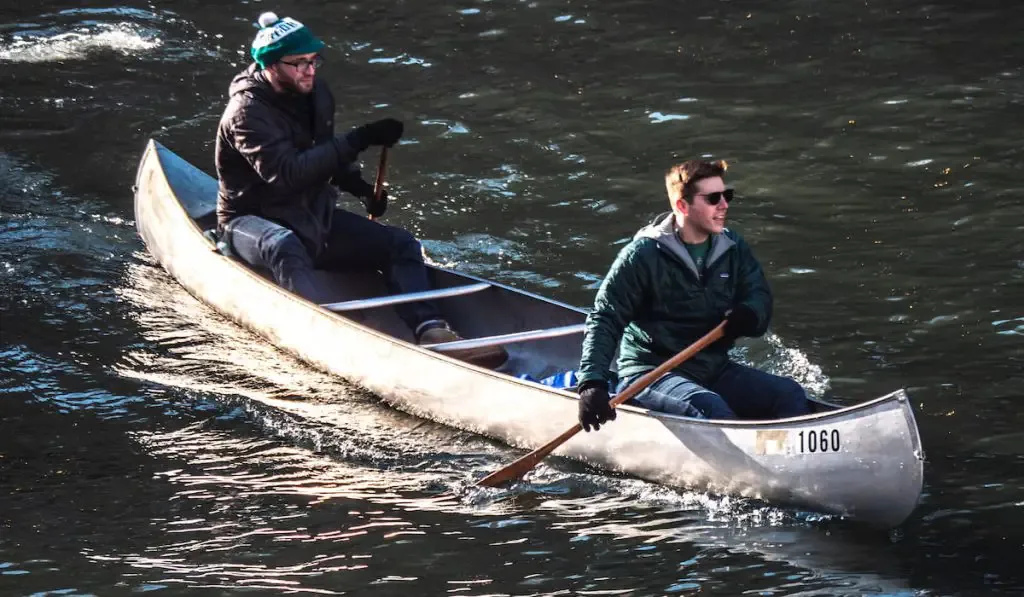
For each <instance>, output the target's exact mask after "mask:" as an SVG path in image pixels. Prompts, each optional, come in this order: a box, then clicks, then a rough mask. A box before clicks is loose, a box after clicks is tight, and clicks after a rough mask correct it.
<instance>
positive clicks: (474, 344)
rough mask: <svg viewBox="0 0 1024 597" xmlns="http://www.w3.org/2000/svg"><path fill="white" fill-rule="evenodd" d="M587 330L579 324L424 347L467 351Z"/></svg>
mask: <svg viewBox="0 0 1024 597" xmlns="http://www.w3.org/2000/svg"><path fill="white" fill-rule="evenodd" d="M585 329H586V325H585V324H582V323H577V324H574V325H563V326H560V327H554V328H545V329H542V330H530V331H527V332H515V333H512V334H498V335H496V336H484V337H482V338H469V339H466V340H456V341H454V342H443V343H441V344H423V345H422V347H423V348H429V349H430V350H436V351H438V352H447V351H451V350H466V349H470V348H483V347H485V346H499V345H503V344H515V343H517V342H528V341H530V340H545V339H547V338H557V337H559V336H570V335H572V334H582V333H583V331H584V330H585Z"/></svg>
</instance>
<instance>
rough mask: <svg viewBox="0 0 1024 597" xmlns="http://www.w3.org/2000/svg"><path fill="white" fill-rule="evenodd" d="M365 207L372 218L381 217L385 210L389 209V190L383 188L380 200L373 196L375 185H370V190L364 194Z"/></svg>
mask: <svg viewBox="0 0 1024 597" xmlns="http://www.w3.org/2000/svg"><path fill="white" fill-rule="evenodd" d="M363 207H365V208H366V213H367V214H368V215H369V216H370V217H372V218H379V217H381V216H382V215H384V212H386V211H387V210H388V192H387V190H386V189H382V190H381V192H380V201H378V200H377V198H376V197H374V196H373V187H370V192H369V193H367V194H366V195H364V196H363Z"/></svg>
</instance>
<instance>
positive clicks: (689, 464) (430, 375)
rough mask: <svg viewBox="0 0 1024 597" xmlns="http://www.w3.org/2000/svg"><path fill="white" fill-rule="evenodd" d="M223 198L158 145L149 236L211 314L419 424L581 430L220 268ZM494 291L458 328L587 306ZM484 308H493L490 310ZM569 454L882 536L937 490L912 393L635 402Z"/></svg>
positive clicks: (567, 407) (554, 356) (549, 318)
mask: <svg viewBox="0 0 1024 597" xmlns="http://www.w3.org/2000/svg"><path fill="white" fill-rule="evenodd" d="M216 192H217V187H216V181H215V180H214V179H212V178H211V177H209V176H207V175H206V174H205V173H202V172H201V171H199V170H198V169H196V168H194V167H193V166H191V165H190V164H188V163H187V162H185V161H184V160H181V159H180V158H178V157H177V156H176V155H174V154H173V153H172V152H171V151H169V150H168V149H166V148H164V147H163V146H161V145H159V144H158V143H155V142H152V141H151V142H150V143H149V145H148V146H147V148H146V151H145V154H144V155H143V158H142V160H141V162H140V165H139V171H138V175H137V181H136V198H135V210H136V224H137V226H138V229H139V233H140V235H141V236H142V238H143V240H144V241H145V243H146V246H147V247H148V249H149V251H150V252H151V253H152V254H153V255H154V257H155V258H156V259H157V260H158V261H159V263H160V264H161V265H162V266H163V267H164V268H165V269H166V270H167V271H168V272H169V273H170V274H171V275H172V276H173V277H174V278H175V279H177V280H178V282H179V283H180V284H181V285H182V286H183V287H184V288H186V289H187V290H188V291H189V292H190V293H191V294H193V295H194V296H196V297H197V298H198V299H200V300H201V301H203V302H204V303H206V304H208V305H210V306H211V307H213V308H214V309H216V310H217V311H219V312H220V313H222V314H223V315H225V316H227V317H229V318H231V319H233V320H234V321H236V322H237V323H239V324H240V325H242V326H244V327H246V328H248V329H250V330H252V331H254V332H256V333H258V334H260V335H261V336H263V337H264V338H266V339H267V340H268V341H269V342H271V343H272V344H274V345H275V346H277V347H279V348H280V349H283V350H286V351H288V352H290V353H292V354H294V355H296V356H298V357H299V358H301V359H302V360H304V361H306V362H307V363H310V364H311V365H313V366H315V367H317V368H319V369H321V370H324V371H327V372H329V373H331V374H334V375H337V376H339V377H341V378H344V379H346V380H348V381H350V382H352V383H355V384H358V385H360V386H362V387H365V388H367V389H369V390H370V391H372V392H374V393H375V394H377V395H379V396H381V397H382V398H383V399H384V400H386V401H387V402H388V403H390V404H391V405H393V406H394V407H396V408H399V409H401V410H404V411H406V412H409V413H411V414H413V415H417V416H420V417H424V418H428V419H432V420H434V421H437V422H440V423H443V424H446V425H450V426H453V427H457V428H460V429H464V430H467V431H471V432H474V433H479V434H482V435H485V436H488V437H491V438H494V439H497V440H499V441H502V442H504V443H507V444H509V445H512V446H517V447H521V448H530V449H532V448H535V447H537V446H540V445H542V444H544V443H546V442H547V441H549V440H550V439H551V438H552V437H555V436H556V435H558V434H560V433H561V432H563V431H564V430H565V428H566V427H568V426H569V425H571V424H572V423H573V422H574V421H575V417H576V409H577V402H576V397H575V394H572V393H570V392H566V391H562V390H554V389H551V388H548V387H545V386H542V385H539V384H536V383H532V382H528V381H524V380H521V379H517V378H516V377H514V376H512V375H508V374H506V373H503V372H499V371H490V370H487V369H483V368H480V367H475V366H473V365H469V364H466V363H463V362H460V361H456V360H453V359H451V358H448V357H446V356H444V355H442V354H439V353H435V352H432V351H429V350H425V349H422V348H419V347H417V346H415V345H413V344H411V343H410V342H408V340H409V339H410V338H409V335H408V332H407V331H400V330H399V329H398V327H397V324H394V323H393V322H391V323H388V322H385V321H384V320H373V319H372V318H363V319H360V316H350V315H349V314H346V316H341V315H339V314H335V313H331V312H329V311H327V310H325V309H323V308H321V307H319V306H318V305H315V304H313V303H310V302H308V301H306V300H304V299H302V298H300V297H298V296H296V295H293V294H291V293H289V292H287V291H285V290H284V289H282V288H280V287H278V286H276V285H275V284H273V283H271V282H269V281H268V280H267V279H266V278H265V277H264V276H261V275H260V274H259V273H257V272H254V271H252V270H251V269H249V268H247V267H245V266H244V265H242V264H240V263H239V262H237V261H236V260H233V259H230V258H227V257H224V256H222V255H221V254H220V253H218V252H216V251H215V250H214V248H213V245H212V244H211V243H210V242H209V241H208V240H207V239H206V238H205V237H204V236H203V234H202V229H201V228H200V225H203V226H208V225H212V219H211V210H212V205H213V202H214V201H215V199H216ZM197 222H198V224H197ZM432 274H433V276H434V279H435V282H445V283H455V282H458V281H459V280H461V281H462V283H465V282H473V281H478V279H477V278H473V277H471V276H465V275H463V274H458V273H455V272H447V271H445V270H441V269H439V268H435V270H434V271H433V272H432ZM453 281H455V282H453ZM485 292H486V293H489V294H487V295H486V297H480V296H476V297H475V298H474V296H466V297H459V298H457V299H447V300H449V301H450V302H451V303H452V306H451V307H449V308H450V309H451V317H453V318H462V321H461V322H457V323H458V324H459V329H467V328H470V329H472V328H473V327H474V326H477V327H479V326H484V325H489V326H492V327H493V328H494V329H487V330H486V332H487V333H490V334H499V333H513V332H520V331H523V330H527V329H535V328H537V327H557V326H562V325H573V324H579V323H582V322H583V320H584V318H585V312H584V311H582V310H580V309H576V308H574V307H570V306H568V305H564V304H561V303H557V302H555V301H550V300H548V299H545V298H543V297H539V296H536V295H532V294H530V293H525V292H522V291H519V290H516V289H512V288H508V287H504V286H501V285H499V284H495V285H494V288H493V289H489V290H486V291H485ZM485 298H486V301H487V309H488V310H487V311H482V309H483V307H481V304H482V303H483V301H484V299H485ZM446 304H449V303H446ZM488 313H500V314H501V315H502V316H501V317H487V314H488ZM447 315H449V314H448V313H446V316H447ZM392 319H393V317H392ZM491 320H494V321H493V322H492V321H491ZM389 326H391V327H390V328H389ZM382 330H384V331H382ZM480 331H483V330H477V333H480ZM579 343H580V337H579V336H576V337H568V338H557V339H551V340H543V341H539V342H531V343H524V345H523V346H510V347H509V350H510V354H511V355H512V358H511V359H510V362H511V363H512V365H510V367H512V368H515V369H517V371H516V372H523V371H526V372H529V373H532V374H535V376H537V375H541V374H543V373H545V372H550V370H552V368H553V369H554V370H559V369H568V368H574V367H575V365H576V362H577V361H578V358H579ZM526 344H529V346H525V345H526ZM812 438H813V439H812ZM812 442H813V443H812ZM556 454H559V455H562V456H566V457H570V458H575V459H578V460H581V461H584V462H587V463H589V464H592V465H594V466H597V467H601V468H604V469H607V470H609V471H616V472H621V473H625V474H630V475H635V476H637V477H640V478H644V479H648V480H651V481H654V482H658V483H663V484H666V485H671V486H676V487H686V488H694V489H707V490H710V491H713V492H719V493H727V494H736V495H743V496H750V497H756V498H761V499H764V500H768V501H772V502H779V503H784V504H792V505H796V506H801V507H805V508H809V509H812V510H815V511H820V512H824V513H830V514H839V515H843V516H850V517H853V518H856V519H860V520H864V521H866V522H870V523H874V524H879V525H884V526H894V525H898V524H899V523H901V522H902V521H903V520H904V519H905V518H906V517H907V516H908V515H909V514H910V513H911V512H912V510H913V509H914V507H915V505H916V503H917V500H918V496H919V495H920V491H921V487H922V482H923V453H922V451H921V446H920V439H919V436H918V433H917V427H916V424H915V422H914V418H913V413H912V411H911V408H910V404H909V401H908V400H907V398H906V395H905V394H904V393H903V392H902V391H898V392H894V393H892V394H890V395H887V396H883V397H881V398H878V399H875V400H872V401H870V402H866V403H863V404H860V405H857V406H854V407H848V408H840V409H837V410H834V411H831V412H827V413H819V414H816V415H810V416H806V417H800V418H795V419H789V420H783V421H771V422H733V421H729V422H724V421H723V422H715V421H695V420H693V419H687V418H682V417H675V416H671V415H664V414H662V413H652V412H648V411H645V410H643V409H638V408H634V407H631V406H623V407H620V414H619V417H618V419H617V420H616V421H615V422H614V423H613V424H611V425H609V426H608V427H606V428H602V430H601V431H600V432H598V433H581V434H578V435H577V436H576V437H575V438H573V439H572V440H570V441H569V442H567V443H566V444H564V445H563V446H562V447H561V448H560V449H559V450H558V451H557V452H556Z"/></svg>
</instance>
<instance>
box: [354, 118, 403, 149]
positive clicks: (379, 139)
mask: <svg viewBox="0 0 1024 597" xmlns="http://www.w3.org/2000/svg"><path fill="white" fill-rule="evenodd" d="M404 129H405V125H403V124H402V121H401V120H395V119H394V118H384V119H381V120H376V121H374V122H370V123H367V124H364V125H363V126H360V127H356V128H354V129H352V132H350V133H349V134H348V135H346V139H348V141H349V144H351V145H352V147H354V148H355V149H357V150H359V151H364V150H365V149H366V148H367V147H369V146H371V145H383V146H384V147H391V146H392V145H394V144H395V143H398V140H399V139H401V138H402V131H403V130H404Z"/></svg>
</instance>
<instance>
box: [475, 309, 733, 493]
mask: <svg viewBox="0 0 1024 597" xmlns="http://www.w3.org/2000/svg"><path fill="white" fill-rule="evenodd" d="M724 332H725V322H724V321H723V322H722V323H720V324H718V325H717V326H716V327H715V329H713V330H711V331H710V332H708V333H707V334H705V335H704V336H703V337H701V338H700V339H699V340H697V341H696V342H694V343H693V344H691V345H689V346H687V347H686V348H685V349H683V351H682V352H680V353H679V354H677V355H676V356H674V357H672V358H671V359H669V360H667V361H665V362H664V363H662V364H661V365H659V366H658V367H657V368H655V369H654V370H653V371H650V372H648V373H646V374H644V376H643V377H641V378H640V379H638V380H636V381H635V382H633V383H632V384H630V385H629V387H627V388H626V389H625V390H623V391H621V392H619V394H618V395H617V396H615V398H613V399H612V400H611V401H610V402H609V404H611V405H612V408H615V407H616V406H618V405H620V404H622V403H623V402H625V401H627V400H629V399H630V398H632V397H633V396H636V395H637V394H639V393H640V392H642V391H643V390H644V389H645V388H646V387H647V386H649V385H651V384H652V383H654V382H655V381H656V380H657V379H658V378H660V377H661V376H662V375H664V374H666V373H668V372H669V371H671V370H672V369H675V368H676V367H678V366H679V365H682V364H683V362H685V361H686V360H688V359H690V358H691V357H692V356H693V355H695V354H697V353H698V352H700V351H702V350H704V348H706V347H707V346H708V345H709V344H711V343H712V342H714V341H716V340H718V339H719V338H721V337H722V335H723V334H724ZM582 430H583V426H582V425H580V424H579V423H576V424H575V425H573V426H572V427H570V428H569V429H566V430H565V432H563V433H562V434H561V435H559V436H558V437H556V438H555V439H553V440H551V441H549V442H548V443H546V444H544V445H543V446H541V447H539V448H537V449H536V450H534V451H533V452H530V453H529V454H527V455H526V456H523V457H522V458H520V459H519V460H516V461H515V462H513V463H512V464H510V465H508V466H506V467H505V468H502V469H500V470H497V471H494V472H493V473H491V474H489V475H487V476H486V477H484V478H483V479H480V480H479V481H477V483H476V484H477V485H483V486H485V487H497V486H498V485H501V484H503V483H506V482H508V481H514V480H515V479H518V478H520V477H522V476H523V475H525V474H526V473H528V472H530V471H531V470H533V467H535V466H537V464H538V463H539V462H540V461H541V460H543V459H544V458H545V457H546V456H547V455H548V454H550V453H552V452H554V451H555V450H556V449H557V448H558V447H559V446H561V445H562V444H564V443H565V442H567V441H569V440H570V439H572V436H574V435H576V434H577V433H579V432H580V431H582Z"/></svg>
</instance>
